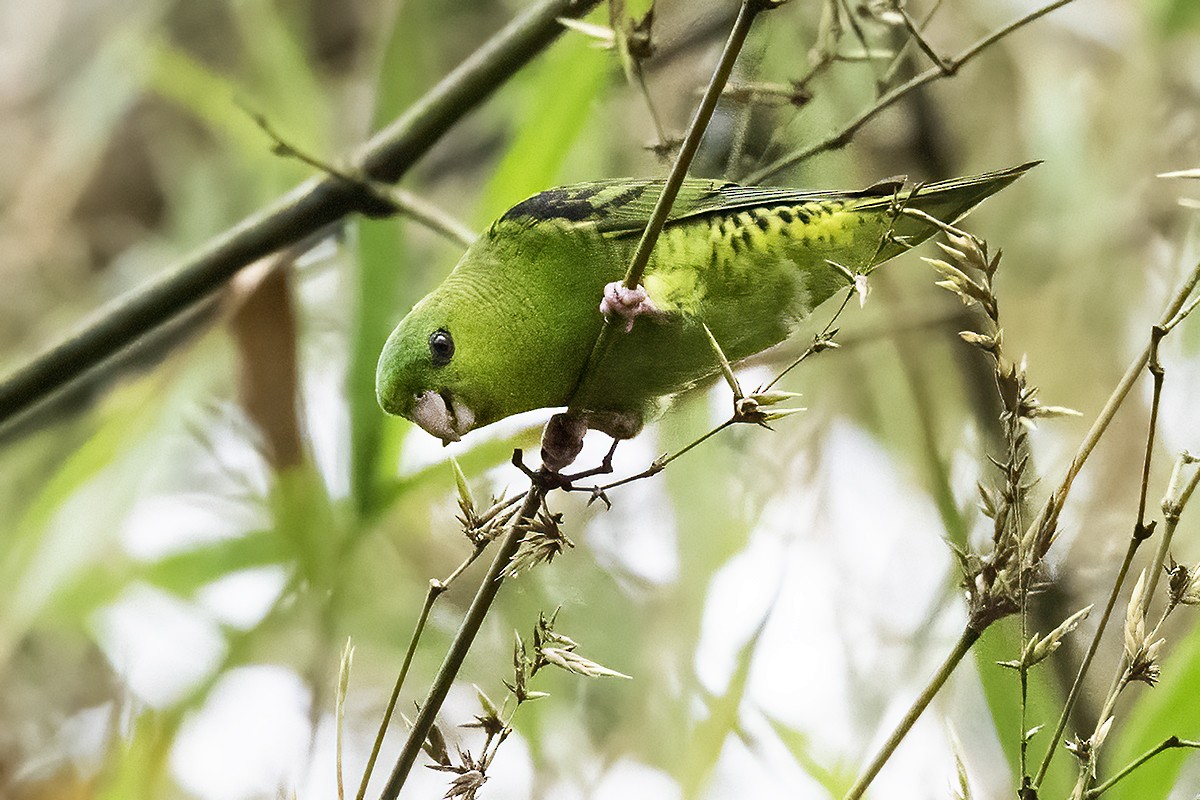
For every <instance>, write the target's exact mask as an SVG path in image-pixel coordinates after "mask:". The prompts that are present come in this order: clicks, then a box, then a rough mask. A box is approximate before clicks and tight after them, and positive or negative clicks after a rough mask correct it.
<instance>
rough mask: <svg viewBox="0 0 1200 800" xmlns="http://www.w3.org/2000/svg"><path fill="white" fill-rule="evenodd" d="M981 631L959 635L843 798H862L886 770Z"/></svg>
mask: <svg viewBox="0 0 1200 800" xmlns="http://www.w3.org/2000/svg"><path fill="white" fill-rule="evenodd" d="M980 633H981V632H980V631H977V630H975V629H974V628H971V627H967V628H964V629H963V632H962V635H961V636H959V637H958V641H957V642H955V644H954V649H952V650H951V651H950V654H949V655H948V656H946V660H945V661H943V662H942V665H941V666H940V667H938V671H937V672H936V673H934V676H933V677H932V678H931V679H930V680H929V683H928V685H926V687H925V688H924V689H922V690H921V694H919V695H918V696H917V699H916V700H914V701H913V704H912V706H911V707H910V708H909V709H908V712H907V713H906V714H905V715H904V718H903V719H902V720H900V723H899V724H898V725H897V726H896V728H895V730H893V731H892V735H891V736H889V737H888V740H887V741H886V742H884V744H883V747H881V748H879V752H878V753H876V754H875V757H874V758H873V759H871V763H870V764H868V765H867V768H866V769H865V770H864V771H863V773H862V775H860V776H859V778H858V780H857V781H855V782H854V785H853V786H852V787H850V791H848V792H846V797H845V798H844V800H859V798H861V797H862V796H863V794H864V793H865V792H866V791H867V788H868V787H869V786H870V785H871V781H873V780H875V776H876V775H878V774H879V770H881V769H883V765H884V764H886V763H887V761H888V759H889V758H891V757H892V754H893V753H895V752H896V748H897V747H899V746H900V742H902V741H903V740H904V737H905V736H907V735H908V732H909V730H910V729H911V728H912V726H913V725H914V724H915V723H916V721H917V719H918V718H919V717H920V716H921V714H922V713H923V712H924V711H925V709H926V708H927V707H928V706H929V704H930V703H931V702H932V701H933V698H934V697H935V696H936V695H937V693H938V692H940V691H941V689H942V687H943V686H945V685H946V681H947V680H949V678H950V675H951V673H953V672H954V670H955V669H956V668H957V667H958V665H959V662H961V661H962V660H963V658H964V657H965V656H966V655H967V653H968V652H970V650H971V647H972V646H973V645H974V644H975V642H976V641H978V640H979V636H980Z"/></svg>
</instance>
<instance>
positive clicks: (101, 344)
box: [0, 0, 599, 426]
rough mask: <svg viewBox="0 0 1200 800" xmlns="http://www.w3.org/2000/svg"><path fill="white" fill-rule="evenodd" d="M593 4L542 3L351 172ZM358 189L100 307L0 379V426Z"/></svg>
mask: <svg viewBox="0 0 1200 800" xmlns="http://www.w3.org/2000/svg"><path fill="white" fill-rule="evenodd" d="M598 4H599V0H540V2H537V3H536V4H534V5H532V6H531V7H530V8H529V9H527V10H526V11H525V13H523V14H522V15H521V16H519V17H517V18H516V19H514V20H513V21H512V22H510V23H509V24H508V25H507V26H506V27H505V28H503V29H502V30H501V31H500V32H499V33H497V34H496V35H495V36H494V37H492V38H491V39H490V40H489V41H488V42H486V43H485V44H484V45H483V46H482V47H480V48H479V49H478V50H476V51H475V52H474V53H473V54H472V55H471V56H470V57H468V58H467V60H466V61H464V62H463V63H462V64H460V65H459V66H458V67H457V68H456V69H454V71H452V72H451V73H450V74H449V75H447V76H446V77H445V78H443V79H442V81H441V82H439V83H438V84H437V85H436V86H434V87H433V88H432V89H430V90H429V92H428V93H426V94H425V96H424V97H422V98H421V99H420V100H418V101H417V102H416V103H415V104H414V105H413V106H412V107H411V108H409V109H408V111H407V112H405V113H404V114H403V115H401V116H400V117H399V118H397V119H396V120H395V121H394V122H392V123H391V124H390V125H388V126H387V127H386V128H385V129H383V130H382V131H380V132H379V133H377V134H376V135H375V136H373V137H371V139H370V140H369V141H368V142H367V143H366V144H365V145H363V146H362V147H361V148H360V149H359V150H358V152H357V153H356V154H355V156H354V158H353V159H352V160H351V171H352V172H353V173H360V174H362V175H363V176H364V177H366V178H369V179H371V180H375V181H387V182H394V181H396V180H399V179H400V178H401V177H402V176H403V175H404V174H405V173H406V172H407V171H408V170H409V169H410V168H411V167H412V166H413V164H414V163H415V162H416V161H417V160H418V159H419V158H421V156H423V155H424V154H425V153H426V152H427V151H428V150H429V149H430V148H431V147H432V146H433V145H434V143H435V142H437V140H438V139H439V138H440V137H441V136H442V135H443V134H444V133H445V132H446V131H447V130H449V129H450V128H451V127H452V126H453V125H454V124H455V123H456V122H458V120H460V119H462V118H463V117H464V116H465V115H466V114H467V113H468V112H470V111H471V110H472V109H474V108H475V107H476V106H478V105H479V104H480V103H482V102H483V101H484V100H486V99H487V98H488V97H489V96H490V95H491V94H492V92H494V91H495V90H496V89H497V88H498V87H499V86H501V85H502V84H503V83H504V82H505V81H506V80H508V79H509V78H510V77H512V75H513V74H514V73H516V72H517V70H519V69H520V68H521V67H522V66H524V65H525V64H526V63H528V62H529V61H530V60H532V59H533V58H534V57H535V56H536V55H537V54H538V53H539V52H541V51H542V50H543V49H545V48H546V47H547V46H548V45H549V44H550V43H551V42H553V41H554V40H555V39H556V38H557V37H558V35H559V34H560V33H561V32H562V31H563V30H565V28H564V27H563V25H562V23H561V22H559V19H560V18H563V17H578V16H580V15H582V14H584V13H586V12H588V11H589V10H591V9H592V8H593V7H595V6H596V5H598ZM378 210H379V205H378V201H377V200H372V197H371V192H370V191H369V189H368V187H366V186H365V185H363V184H360V183H356V182H351V181H347V180H345V179H343V178H338V177H336V176H325V177H322V178H313V179H310V180H307V181H305V182H304V183H302V184H300V185H299V186H297V187H296V188H294V189H293V190H292V191H290V192H288V193H287V194H285V195H284V196H282V197H280V198H279V199H277V200H275V201H274V202H273V203H271V204H269V205H268V206H266V207H265V208H263V209H261V210H259V211H258V212H256V213H254V214H251V215H250V216H248V217H246V218H245V219H244V220H242V221H241V222H239V223H238V224H237V225H235V226H233V227H232V228H230V229H229V230H227V231H225V232H224V233H222V234H220V235H219V236H217V237H215V238H214V239H212V240H211V241H210V242H208V243H207V244H206V245H204V246H203V247H201V248H200V249H199V250H197V251H196V252H195V253H193V254H192V255H191V256H189V257H187V258H185V259H184V260H183V261H182V262H181V263H179V264H178V265H176V266H175V267H174V268H172V269H169V270H167V271H166V272H165V273H164V275H163V276H162V277H161V278H159V279H157V280H155V281H153V282H151V283H150V284H149V285H147V286H144V287H142V288H141V289H138V290H135V291H134V292H133V293H131V294H129V295H127V296H125V297H122V298H119V299H117V300H116V301H114V302H113V303H112V304H111V305H109V306H107V307H106V308H103V309H101V310H100V311H99V312H98V313H97V315H96V316H95V317H94V319H93V320H92V321H91V322H89V323H87V324H86V325H85V326H84V327H83V328H81V329H80V330H79V331H77V332H76V333H74V334H72V335H70V336H69V337H67V338H66V339H64V340H63V341H61V342H59V343H58V344H55V345H53V346H52V347H50V348H49V349H47V350H45V351H44V352H42V353H41V354H39V355H37V356H36V357H34V358H33V359H31V360H30V361H29V362H28V363H26V364H25V365H23V366H21V367H19V368H17V369H16V370H15V371H14V372H12V373H11V374H9V375H8V376H7V377H5V378H4V379H3V380H2V381H0V426H2V425H4V424H5V423H6V422H8V421H9V420H12V419H13V418H14V417H16V416H17V415H18V414H20V413H22V412H23V411H25V410H27V409H29V408H30V407H32V406H33V405H35V404H37V403H38V402H40V401H41V400H43V399H45V398H47V397H49V396H50V395H52V394H53V393H55V392H56V391H58V390H59V389H61V388H63V387H64V386H66V385H67V384H68V383H70V382H71V381H73V380H75V379H76V378H78V377H80V376H81V375H83V374H84V373H86V372H88V371H89V370H91V369H93V368H95V367H96V366H98V365H99V364H101V363H103V362H104V361H105V360H107V359H108V358H110V357H112V356H114V355H116V354H118V353H120V352H121V351H122V350H124V349H125V348H127V347H129V346H130V345H132V344H134V343H135V342H137V341H138V339H139V338H140V337H141V336H143V335H144V334H146V333H149V332H151V331H153V330H155V329H156V328H158V327H159V326H161V325H163V324H164V323H166V322H168V321H169V320H171V319H172V318H173V317H175V316H176V315H178V314H180V313H181V312H183V311H186V310H187V309H189V308H190V307H192V306H193V305H195V304H196V303H197V302H199V301H201V300H203V299H205V298H206V297H209V296H210V295H212V294H213V293H215V292H216V291H217V290H218V289H220V288H221V287H222V286H224V285H225V283H226V282H227V281H228V280H229V279H230V278H232V277H233V276H234V275H235V274H237V272H238V271H239V270H241V269H242V268H243V267H245V266H247V265H248V264H250V263H252V262H254V261H256V260H258V259H260V258H262V257H264V256H266V255H269V254H270V253H272V252H274V251H276V250H278V249H280V248H283V247H286V246H288V245H291V244H294V243H296V242H298V241H301V240H303V239H305V238H307V237H310V236H312V235H313V234H315V233H317V232H318V231H320V230H321V229H322V228H324V227H325V226H327V225H330V224H331V223H335V222H337V221H338V220H340V219H342V218H343V217H345V216H347V215H348V214H351V213H355V212H364V213H377V212H378Z"/></svg>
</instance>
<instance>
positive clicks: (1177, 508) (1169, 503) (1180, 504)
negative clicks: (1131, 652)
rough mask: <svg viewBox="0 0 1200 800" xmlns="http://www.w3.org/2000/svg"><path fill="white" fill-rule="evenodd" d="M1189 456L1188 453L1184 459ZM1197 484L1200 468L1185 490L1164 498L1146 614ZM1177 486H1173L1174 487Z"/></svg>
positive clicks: (1146, 598)
mask: <svg viewBox="0 0 1200 800" xmlns="http://www.w3.org/2000/svg"><path fill="white" fill-rule="evenodd" d="M1186 458H1189V457H1188V456H1187V455H1186V454H1185V455H1184V459H1186ZM1197 484H1200V469H1197V470H1196V471H1195V472H1193V473H1192V476H1191V477H1190V478H1188V482H1187V483H1186V484H1185V485H1184V487H1183V491H1181V492H1180V493H1179V494H1178V495H1177V496H1171V495H1168V496H1167V497H1164V498H1163V517H1164V518H1165V520H1166V524H1165V525H1163V536H1162V539H1161V540H1160V541H1159V543H1158V549H1157V550H1155V552H1154V560H1153V561H1152V562H1151V563H1150V568H1149V569H1150V574H1149V575H1147V576H1146V595H1145V597H1144V598H1143V601H1142V613H1143V614H1145V613H1146V611H1147V610H1148V609H1149V605H1150V599H1151V598H1152V597H1153V595H1154V590H1155V589H1156V588H1158V578H1159V576H1160V575H1161V574H1162V571H1163V565H1164V564H1166V563H1167V553H1168V552H1169V551H1170V549H1171V542H1172V540H1173V539H1174V538H1175V529H1176V528H1178V527H1179V518H1180V515H1182V514H1183V509H1184V507H1185V506H1187V504H1188V501H1189V500H1191V499H1192V494H1193V493H1194V492H1195V491H1196V486H1197ZM1173 488H1175V487H1172V489H1173Z"/></svg>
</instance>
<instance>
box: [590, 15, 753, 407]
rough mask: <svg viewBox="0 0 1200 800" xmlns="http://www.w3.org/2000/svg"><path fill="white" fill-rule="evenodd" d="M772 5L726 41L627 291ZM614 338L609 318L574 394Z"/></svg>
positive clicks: (738, 25)
mask: <svg viewBox="0 0 1200 800" xmlns="http://www.w3.org/2000/svg"><path fill="white" fill-rule="evenodd" d="M771 5H772V3H770V2H769V1H768V0H742V5H741V8H740V9H739V10H738V15H737V19H735V20H734V23H733V29H732V30H731V31H730V32H729V38H728V40H726V42H725V49H724V50H723V51H722V52H721V60H720V61H719V62H718V63H717V68H716V70H715V71H714V72H713V75H712V78H711V79H710V80H709V82H708V88H707V89H705V91H704V96H703V97H701V98H700V105H698V106H697V107H696V112H695V114H694V115H693V116H692V121H691V124H689V125H688V130H687V134H686V135H685V136H684V139H683V144H682V145H680V147H679V153H678V154H677V155H676V156H675V162H674V163H673V164H672V165H671V171H670V173H669V174H668V175H667V180H666V183H665V184H664V185H663V190H662V194H660V195H659V196H658V201H657V202H656V203H655V204H654V210H653V211H652V212H651V214H650V219H649V221H648V222H647V223H646V228H645V230H643V231H642V238H641V239H639V240H638V246H637V250H636V251H634V254H633V259H632V260H631V261H630V262H629V268H628V269H626V270H625V277H624V279H623V280H622V283H623V284H624V285H625V287H626V288H627V289H634V288H636V287H637V285H638V284H639V283H641V280H642V275H643V274H644V273H645V271H646V265H647V264H649V263H650V254H651V253H653V252H654V245H655V244H657V243H658V237H659V234H661V233H662V229H663V226H664V225H666V223H667V216H668V215H669V214H670V213H671V207H672V206H673V205H674V204H675V198H676V197H678V196H679V187H681V186H682V185H683V180H684V178H686V177H687V172H688V169H689V168H690V167H691V165H692V159H693V158H695V156H696V151H697V150H698V149H699V148H700V142H701V140H703V139H704V132H705V131H706V130H708V123H709V121H710V120H711V119H712V115H713V111H715V110H716V108H717V101H718V100H720V98H721V92H723V91H724V89H725V84H726V83H727V82H728V81H729V75H730V73H732V72H733V65H734V62H736V61H737V57H738V54H739V53H740V52H741V51H742V45H744V44H745V43H746V36H747V35H748V34H749V33H750V26H751V24H753V22H754V19H755V17H757V16H758V14H759V12H761V11H763V10H765V9H767V8H770V7H771ZM612 335H613V327H612V325H611V324H610V323H609V321H608V320H607V319H606V320H605V322H604V326H603V327H601V328H600V335H599V336H598V337H597V338H596V342H595V344H594V345H593V347H592V351H591V353H590V355H589V356H588V360H587V362H586V363H585V364H584V367H583V372H582V373H580V377H579V381H578V384H577V385H576V389H575V391H574V392H573V393H572V394H573V396H574V395H578V394H580V392H581V391H582V390H583V388H584V387H585V386H586V385H587V381H588V379H589V378H590V376H591V375H592V374H593V373H594V372H595V369H596V365H597V364H599V363H600V360H601V359H602V358H604V355H605V353H606V352H607V351H608V346H609V344H610V343H611V341H612Z"/></svg>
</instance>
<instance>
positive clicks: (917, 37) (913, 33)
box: [884, 3, 951, 75]
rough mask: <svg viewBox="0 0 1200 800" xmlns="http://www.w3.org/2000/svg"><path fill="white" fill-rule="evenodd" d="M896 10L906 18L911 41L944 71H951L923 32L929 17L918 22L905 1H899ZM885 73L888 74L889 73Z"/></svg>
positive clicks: (905, 22) (905, 23)
mask: <svg viewBox="0 0 1200 800" xmlns="http://www.w3.org/2000/svg"><path fill="white" fill-rule="evenodd" d="M896 10H897V11H899V12H900V16H901V18H903V20H904V27H905V28H907V29H908V35H909V41H913V42H916V43H917V47H919V48H921V52H922V53H924V54H925V56H926V58H928V59H929V60H930V61H932V62H933V64H934V66H936V67H937V68H938V69H940V70H941V71H942V72H943V73H946V72H948V71H950V69H951V67H950V66H948V65H947V64H946V62H944V61H942V57H941V56H940V55H938V52H937V51H936V50H934V49H933V45H931V44H930V43H929V42H928V40H926V38H925V36H924V35H923V34H922V33H921V28H922V27H924V23H925V22H927V21H928V19H929V17H926V18H925V20H924V21H923V22H917V21H916V20H915V19H913V18H912V15H911V14H909V13H908V9H907V8H905V7H904V4H903V3H897V4H896ZM936 10H937V7H936V6H934V11H936ZM929 13H930V16H932V14H933V11H930V12H929ZM884 74H885V75H886V74H887V73H884Z"/></svg>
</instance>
